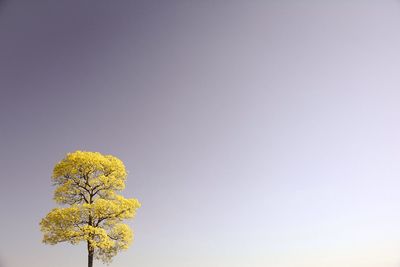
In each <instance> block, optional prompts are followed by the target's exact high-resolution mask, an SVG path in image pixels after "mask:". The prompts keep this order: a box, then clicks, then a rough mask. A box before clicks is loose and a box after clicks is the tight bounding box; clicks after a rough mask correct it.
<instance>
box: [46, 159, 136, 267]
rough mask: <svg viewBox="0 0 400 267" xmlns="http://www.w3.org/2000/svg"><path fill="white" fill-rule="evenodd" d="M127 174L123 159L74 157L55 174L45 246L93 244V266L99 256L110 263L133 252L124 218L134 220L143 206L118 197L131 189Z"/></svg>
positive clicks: (90, 253)
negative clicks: (127, 186)
mask: <svg viewBox="0 0 400 267" xmlns="http://www.w3.org/2000/svg"><path fill="white" fill-rule="evenodd" d="M126 178H127V172H126V170H125V166H124V164H123V162H122V161H121V160H119V159H118V158H116V157H114V156H111V155H102V154H100V153H98V152H86V151H76V152H73V153H68V154H67V155H66V157H65V158H64V159H63V160H61V161H60V162H58V163H57V164H56V165H55V167H54V170H53V175H52V180H53V182H54V185H55V186H56V189H55V191H54V200H55V201H56V202H57V203H59V204H61V205H63V207H58V208H54V209H52V210H51V211H50V212H49V213H48V214H47V215H46V217H44V218H43V219H42V221H41V222H40V227H41V231H42V232H43V234H44V237H43V242H44V243H46V244H57V243H60V242H70V243H71V244H77V243H79V242H81V241H84V242H86V243H87V249H88V265H89V266H92V264H93V263H92V262H93V257H95V258H97V259H100V260H102V261H103V262H105V263H108V262H110V261H111V259H112V258H113V257H114V256H115V255H116V254H117V253H118V252H119V251H120V250H124V249H127V248H128V247H129V245H130V244H131V242H132V240H133V233H132V231H131V229H130V227H129V226H128V225H127V224H124V223H123V220H124V219H130V218H133V217H134V216H135V214H136V210H137V209H138V208H139V207H140V205H141V204H140V202H139V201H138V200H137V199H134V198H130V199H128V198H125V197H123V196H122V195H120V194H118V193H119V191H121V190H123V189H124V188H125V181H126Z"/></svg>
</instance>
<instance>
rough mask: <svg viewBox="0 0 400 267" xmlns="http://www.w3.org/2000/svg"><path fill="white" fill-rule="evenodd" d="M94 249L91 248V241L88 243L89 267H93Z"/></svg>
mask: <svg viewBox="0 0 400 267" xmlns="http://www.w3.org/2000/svg"><path fill="white" fill-rule="evenodd" d="M93 254H94V251H93V248H91V247H90V244H89V241H88V267H93Z"/></svg>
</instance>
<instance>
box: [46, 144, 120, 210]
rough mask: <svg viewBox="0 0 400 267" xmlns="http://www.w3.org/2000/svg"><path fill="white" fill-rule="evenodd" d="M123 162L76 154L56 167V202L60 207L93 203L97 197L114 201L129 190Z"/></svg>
mask: <svg viewBox="0 0 400 267" xmlns="http://www.w3.org/2000/svg"><path fill="white" fill-rule="evenodd" d="M126 176H127V173H126V170H125V166H124V164H123V162H122V161H121V160H119V159H118V158H116V157H114V156H111V155H102V154H100V153H98V152H83V151H76V152H74V153H69V154H67V156H66V157H65V158H64V159H63V160H62V161H60V162H59V163H57V164H56V166H55V167H54V171H53V176H52V177H53V180H54V182H55V184H56V185H58V187H57V188H56V190H55V192H54V199H55V201H56V202H58V203H60V204H75V203H91V202H93V200H94V198H95V197H98V196H99V197H101V198H103V199H113V198H114V196H115V191H120V190H122V189H124V188H125V180H126Z"/></svg>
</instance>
